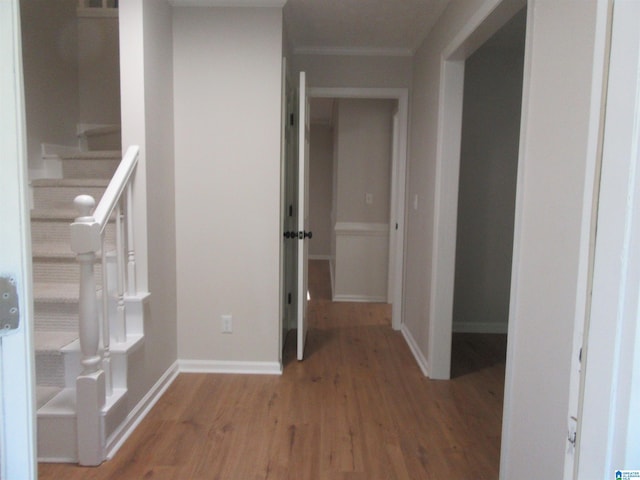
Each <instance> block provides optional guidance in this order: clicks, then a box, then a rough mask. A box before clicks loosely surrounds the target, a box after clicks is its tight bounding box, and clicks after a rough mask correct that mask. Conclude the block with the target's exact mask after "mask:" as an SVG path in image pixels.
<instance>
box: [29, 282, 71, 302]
mask: <svg viewBox="0 0 640 480" xmlns="http://www.w3.org/2000/svg"><path fill="white" fill-rule="evenodd" d="M78 297H79V287H78V285H77V284H75V283H61V282H56V283H45V282H37V283H34V284H33V298H34V300H35V301H36V302H37V301H46V302H57V303H77V302H78Z"/></svg>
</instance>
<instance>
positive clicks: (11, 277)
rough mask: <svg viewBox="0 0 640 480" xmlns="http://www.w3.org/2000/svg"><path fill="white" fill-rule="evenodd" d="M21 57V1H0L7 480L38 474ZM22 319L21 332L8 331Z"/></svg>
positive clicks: (1, 406)
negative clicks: (7, 326) (9, 326)
mask: <svg viewBox="0 0 640 480" xmlns="http://www.w3.org/2000/svg"><path fill="white" fill-rule="evenodd" d="M21 58H22V54H21V47H20V18H19V4H18V0H6V1H5V0H3V1H0V65H2V68H0V152H2V159H1V160H0V225H2V235H0V277H2V278H3V279H6V280H2V282H1V283H0V288H1V289H2V295H1V296H0V302H1V306H0V315H1V316H2V318H0V321H1V322H0V323H1V326H2V332H0V478H2V479H7V480H9V479H14V478H16V479H17V478H19V479H25V480H30V479H33V478H36V474H37V465H36V448H35V439H36V433H35V428H36V427H35V425H36V423H35V405H34V403H35V402H34V398H35V393H34V390H35V387H34V383H35V382H34V377H35V374H34V373H33V372H34V370H33V340H32V338H33V335H32V331H33V323H32V318H33V313H32V303H33V302H32V300H31V284H32V283H31V248H30V233H29V232H30V231H29V223H28V219H29V215H28V206H27V188H26V187H27V180H26V165H25V146H26V141H25V132H24V97H23V95H24V93H23V81H22V63H21ZM14 287H15V289H14ZM13 309H16V310H13ZM16 318H17V319H19V323H17V328H16V329H11V328H9V329H6V328H5V325H9V324H11V325H12V326H13V325H15V324H14V321H15V319H16Z"/></svg>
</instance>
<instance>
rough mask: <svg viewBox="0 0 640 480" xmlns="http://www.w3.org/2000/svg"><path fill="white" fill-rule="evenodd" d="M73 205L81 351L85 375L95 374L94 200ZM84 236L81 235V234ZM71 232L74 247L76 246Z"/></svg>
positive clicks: (97, 361) (97, 332) (81, 198)
mask: <svg viewBox="0 0 640 480" xmlns="http://www.w3.org/2000/svg"><path fill="white" fill-rule="evenodd" d="M74 204H75V207H76V209H77V210H78V212H79V213H80V216H79V217H78V218H76V220H75V222H74V226H76V228H77V230H78V232H79V235H77V237H78V238H76V240H78V241H77V244H78V245H77V246H78V247H79V248H76V249H74V251H76V257H77V260H78V263H79V264H80V299H79V302H80V305H79V317H80V325H79V330H80V350H81V351H82V366H83V375H88V374H91V373H94V372H96V371H97V370H98V366H99V364H100V354H99V349H98V346H99V339H100V327H99V322H98V300H97V298H96V280H95V277H94V269H93V265H94V262H95V258H96V253H95V251H96V250H97V248H96V243H95V240H96V239H95V238H90V237H91V236H92V235H91V234H92V233H93V232H91V229H92V227H93V226H94V225H97V224H96V223H95V219H94V218H93V216H92V215H91V211H92V210H93V207H95V204H96V202H95V200H94V199H93V197H91V196H89V195H79V196H78V197H76V199H75V200H74ZM72 227H73V226H72ZM80 232H82V233H80ZM73 233H74V230H73V228H72V244H73V240H74V238H73V236H74V235H73ZM83 233H85V234H86V235H85V238H87V239H88V240H86V241H82V240H83V239H81V238H79V237H80V236H82V234H83Z"/></svg>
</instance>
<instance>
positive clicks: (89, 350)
mask: <svg viewBox="0 0 640 480" xmlns="http://www.w3.org/2000/svg"><path fill="white" fill-rule="evenodd" d="M139 151H140V148H139V147H138V146H131V147H129V148H128V149H127V152H126V154H125V155H124V157H123V158H122V161H121V162H120V164H119V165H118V168H117V169H116V171H115V173H114V175H113V178H112V179H111V181H110V182H109V185H108V186H107V189H106V190H105V192H104V195H103V196H102V198H101V200H100V202H99V203H98V206H97V207H96V208H95V210H94V209H93V208H94V206H95V200H94V198H93V197H91V196H90V195H78V196H77V197H76V198H75V200H74V205H75V207H76V208H77V210H78V212H79V216H78V217H77V218H76V219H75V221H74V222H73V223H72V224H71V250H72V251H73V252H75V254H76V258H77V261H78V263H79V265H80V298H79V312H78V313H79V339H80V350H81V353H82V359H81V364H82V372H81V373H80V375H79V376H78V378H77V379H76V415H77V430H78V432H77V433H78V460H79V463H80V464H81V465H99V464H100V463H102V461H103V460H104V445H103V443H104V440H103V434H102V424H101V411H102V408H103V407H104V405H105V401H106V397H107V396H108V395H111V393H112V389H113V386H112V378H111V353H110V344H111V338H112V332H111V328H110V327H111V325H110V315H109V293H108V286H109V285H110V283H111V282H109V279H108V271H109V268H108V265H107V254H106V243H105V233H106V228H107V225H108V224H109V222H110V221H111V220H112V219H113V220H114V221H115V227H116V250H115V256H116V262H115V263H116V279H115V280H116V281H115V284H116V297H117V306H116V314H115V319H114V323H113V327H114V332H113V337H114V339H115V341H116V342H124V341H126V312H125V293H126V294H129V295H135V293H136V287H135V274H136V273H135V268H136V266H135V245H134V236H133V178H134V176H135V171H136V167H137V164H138V156H139ZM99 253H101V256H102V294H101V296H102V315H100V314H99V309H98V305H99V301H98V296H99V293H100V292H99V290H97V289H96V280H95V276H94V264H95V261H96V258H97V256H98V254H99ZM100 317H102V321H100ZM101 347H102V348H101Z"/></svg>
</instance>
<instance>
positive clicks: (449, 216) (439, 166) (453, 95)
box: [427, 1, 526, 379]
mask: <svg viewBox="0 0 640 480" xmlns="http://www.w3.org/2000/svg"><path fill="white" fill-rule="evenodd" d="M525 5H526V2H525V1H521V2H500V3H499V4H498V5H497V6H496V5H495V4H494V5H487V7H486V8H484V9H481V10H480V11H479V12H478V13H477V14H476V15H475V16H474V17H473V18H471V19H470V20H469V21H468V22H467V24H466V25H465V26H464V27H463V28H462V29H461V31H460V33H459V34H458V35H457V36H456V38H454V40H453V41H452V42H451V43H450V44H449V45H448V47H447V48H445V50H444V52H443V56H442V62H441V83H440V85H441V87H440V102H439V112H438V117H439V122H438V137H437V145H436V149H437V152H438V154H437V161H436V197H435V206H434V208H435V214H434V217H435V219H436V221H435V231H434V242H433V249H432V252H431V255H432V258H433V267H432V270H431V272H430V275H431V279H432V285H433V288H432V290H431V294H430V301H429V305H430V307H429V318H430V321H429V349H428V351H429V355H428V359H427V362H428V365H429V377H430V378H432V379H449V378H450V377H451V352H452V337H453V309H454V283H455V278H456V247H457V243H458V242H457V232H456V230H457V226H458V194H459V190H460V188H459V187H460V167H461V145H462V129H463V104H464V91H465V61H466V60H467V59H469V58H470V57H471V56H472V54H473V53H474V52H476V51H477V50H478V49H479V48H480V47H481V46H482V45H483V44H484V43H485V42H486V41H487V40H489V39H491V37H493V36H494V34H496V32H498V31H499V30H501V28H502V27H505V26H506V25H507V24H508V23H509V22H510V21H511V20H512V19H514V17H517V16H518V14H520V15H522V16H525V15H526V7H525ZM524 20H525V18H521V19H520V21H521V22H522V25H524ZM514 21H515V19H514ZM505 28H506V29H507V30H509V28H508V27H505ZM525 30H526V28H521V29H520V31H519V32H520V33H519V34H520V35H521V36H522V37H523V36H524V35H525ZM498 39H499V37H498ZM511 41H512V40H508V41H507V43H509V42H511ZM491 42H492V43H493V42H495V43H498V41H497V40H492V41H491ZM490 45H491V43H490ZM489 71H491V70H489ZM498 93H499V92H498ZM518 98H519V99H518V102H521V98H522V86H520V93H519V97H518ZM482 121H485V120H482ZM511 121H513V122H515V121H519V116H518V117H516V118H513V117H512V118H511ZM517 131H518V132H519V129H518V130H517ZM492 135H496V132H494V131H491V132H490V134H489V136H492ZM500 148H501V146H500V144H498V145H496V146H494V147H491V148H489V150H488V152H489V153H490V154H491V155H492V156H493V155H495V154H499V153H500ZM514 161H516V162H517V155H516V159H515V160H514ZM488 172H489V174H491V169H488ZM491 175H494V177H495V178H500V177H499V175H497V176H496V175H495V174H491ZM489 187H491V185H489ZM513 188H515V187H513ZM491 192H492V188H489V189H488V190H487V194H488V196H489V197H490V196H491ZM498 200H500V198H498ZM503 221H504V220H503ZM506 223H508V222H506ZM511 228H513V226H511ZM471 248H472V251H473V246H472V247H471ZM505 248H507V247H505V245H502V246H501V250H500V249H498V251H499V252H500V251H502V253H503V254H504V249H505ZM509 255H511V253H509ZM510 274H511V271H510V269H509V275H508V276H509V278H510ZM490 280H491V279H490V277H489V278H486V277H485V278H484V279H483V281H484V285H485V286H488V285H491V283H490ZM459 284H460V282H459ZM480 291H482V290H480ZM503 308H504V307H503ZM506 308H507V309H508V307H506ZM458 311H460V309H459V310H458ZM461 323H462V322H460V323H459V325H460V324H461Z"/></svg>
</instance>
